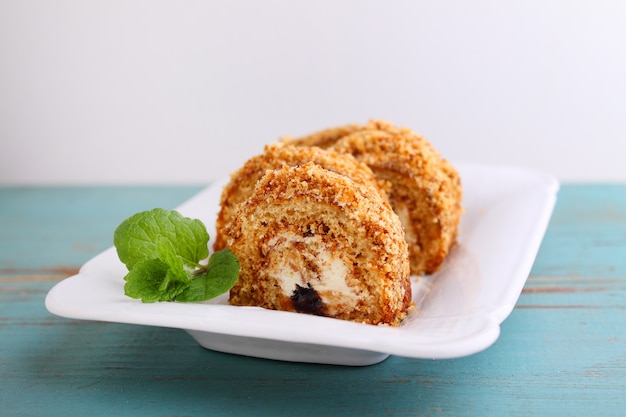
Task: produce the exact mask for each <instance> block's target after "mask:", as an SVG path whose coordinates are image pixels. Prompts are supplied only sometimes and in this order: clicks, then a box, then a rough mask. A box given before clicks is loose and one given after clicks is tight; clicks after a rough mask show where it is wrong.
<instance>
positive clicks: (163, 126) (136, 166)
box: [0, 0, 626, 185]
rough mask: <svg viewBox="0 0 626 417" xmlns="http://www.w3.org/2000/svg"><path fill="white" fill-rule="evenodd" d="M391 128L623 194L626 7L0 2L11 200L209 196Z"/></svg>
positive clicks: (464, 156)
mask: <svg viewBox="0 0 626 417" xmlns="http://www.w3.org/2000/svg"><path fill="white" fill-rule="evenodd" d="M370 118H383V119H388V120H390V121H393V122H395V123H397V124H401V125H405V126H408V127H411V128H413V129H414V130H416V131H418V132H420V133H422V134H423V135H424V136H426V137H427V138H428V139H429V140H430V141H431V142H432V143H433V145H435V147H437V148H438V149H439V150H440V151H441V153H442V154H443V155H444V156H445V157H447V158H448V159H451V160H452V161H470V162H478V163H489V164H507V165H521V166H526V167H529V168H534V169H540V170H544V171H548V172H551V173H554V174H555V175H557V176H558V177H559V178H560V179H561V180H563V181H624V180H626V2H624V1H612V0H599V1H568V0H525V1H506V0H502V1H482V0H478V1H464V0H448V1H434V0H433V1H403V0H396V1H372V0H343V1H342V0H314V1H313V0H309V1H301V0H264V1H254V0H229V1H225V0H223V1H164V0H94V1H87V0H85V1H81V0H55V1H53V0H0V185H7V184H8V185H12V184H26V185H28V184H44V185H47V184H122V183H123V184H164V183H194V184H197V183H200V184H201V183H206V182H208V181H210V180H212V179H215V178H218V177H222V176H224V175H226V174H228V173H230V172H232V171H233V170H235V169H236V168H238V167H239V166H240V165H241V164H242V163H243V162H244V161H245V160H246V159H247V158H248V157H250V156H252V155H254V154H256V153H259V152H261V150H262V147H263V145H264V144H265V143H268V142H271V141H274V140H276V139H277V138H279V137H280V136H282V135H287V134H291V135H299V134H305V133H309V132H311V131H314V130H318V129H321V128H324V127H329V126H334V125H339V124H344V123H354V122H365V121H367V120H368V119H370Z"/></svg>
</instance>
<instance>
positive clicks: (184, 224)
mask: <svg viewBox="0 0 626 417" xmlns="http://www.w3.org/2000/svg"><path fill="white" fill-rule="evenodd" d="M208 242H209V234H208V233H207V231H206V227H205V226H204V224H202V222H201V221H200V220H197V219H190V218H188V217H183V216H182V215H181V214H180V213H178V212H176V211H170V210H164V209H160V208H157V209H153V210H150V211H144V212H141V213H137V214H135V215H133V216H131V217H129V218H128V219H126V220H124V221H123V222H122V223H121V224H120V225H119V226H118V227H117V229H115V233H114V235H113V243H114V245H115V248H116V250H117V254H118V256H119V258H120V260H121V261H122V262H123V263H124V264H125V265H126V267H127V268H128V274H126V276H125V277H124V280H125V281H126V284H125V285H124V293H125V294H126V295H127V296H129V297H132V298H138V299H141V300H142V301H143V302H145V303H151V302H155V301H204V300H208V299H210V298H214V297H217V296H218V295H220V294H223V293H225V292H226V291H228V290H229V289H230V288H231V287H232V286H233V285H234V284H235V281H237V278H238V277H239V262H238V261H237V257H236V256H235V255H234V254H233V253H232V252H231V251H230V250H228V249H226V250H222V251H219V252H216V253H214V254H213V255H212V256H211V257H210V258H209V261H208V265H206V266H204V265H202V264H201V263H200V262H201V261H203V260H205V259H206V258H207V256H208V255H209V250H208Z"/></svg>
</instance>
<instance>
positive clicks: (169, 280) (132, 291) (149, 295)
mask: <svg viewBox="0 0 626 417" xmlns="http://www.w3.org/2000/svg"><path fill="white" fill-rule="evenodd" d="M124 279H125V280H126V284H125V285H124V294H126V295H127V296H129V297H132V298H139V299H141V301H143V302H144V303H152V302H155V301H170V300H173V299H174V298H175V297H176V296H178V295H179V294H181V293H182V292H183V291H184V290H185V289H186V288H187V287H188V286H189V280H188V279H185V280H184V281H181V280H180V279H179V277H177V276H176V275H175V274H173V273H172V269H171V268H170V266H169V265H167V264H166V263H165V262H163V261H161V260H160V259H149V260H147V261H143V262H140V263H137V264H135V266H134V267H133V269H131V270H130V271H129V272H128V274H126V276H125V277H124Z"/></svg>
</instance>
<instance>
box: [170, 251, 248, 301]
mask: <svg viewBox="0 0 626 417" xmlns="http://www.w3.org/2000/svg"><path fill="white" fill-rule="evenodd" d="M238 278H239V261H238V260H237V257H236V256H235V254H234V253H233V252H232V251H231V250H230V249H222V250H220V251H217V252H215V253H213V255H211V257H210V258H209V264H208V265H207V267H206V270H205V271H204V272H203V273H201V274H200V275H198V276H197V277H195V278H194V279H193V280H192V281H191V285H190V286H189V287H187V289H186V290H185V291H183V292H182V293H181V294H180V295H178V296H177V297H176V301H186V302H189V301H204V300H210V299H211V298H215V297H217V296H218V295H221V294H223V293H225V292H226V291H228V290H230V289H231V288H232V286H233V285H234V284H235V282H236V281H237V279H238Z"/></svg>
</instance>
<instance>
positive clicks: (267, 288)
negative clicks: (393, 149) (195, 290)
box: [225, 163, 412, 326]
mask: <svg viewBox="0 0 626 417" xmlns="http://www.w3.org/2000/svg"><path fill="white" fill-rule="evenodd" d="M225 235H226V237H227V246H228V247H229V248H230V249H231V250H232V251H233V252H234V253H235V254H236V255H237V256H238V258H239V262H240V265H241V270H240V276H239V280H238V281H237V283H236V284H235V286H234V287H233V288H232V289H231V291H230V298H229V302H230V303H231V304H233V305H242V306H260V307H264V308H268V309H275V310H284V311H293V312H300V313H308V314H315V315H320V316H326V317H332V318H337V319H343V320H352V321H357V322H362V323H368V324H376V325H392V326H396V325H398V324H399V323H400V322H401V320H402V319H403V318H404V317H405V316H406V314H407V312H408V311H409V310H410V309H411V306H412V302H411V285H410V277H409V260H408V250H407V244H406V241H405V239H404V232H403V230H402V225H401V223H400V220H399V218H398V216H397V215H396V214H395V213H394V212H393V210H392V209H391V207H390V205H389V203H388V202H387V201H386V200H385V199H384V198H383V197H382V196H381V195H380V192H379V190H378V189H377V188H376V187H374V186H368V185H365V184H363V183H359V182H357V181H355V180H353V179H351V178H350V177H348V176H345V175H341V174H338V173H336V172H333V171H330V170H328V169H325V168H323V167H321V166H320V165H318V164H315V163H307V164H304V165H301V166H287V165H285V166H283V167H281V168H278V169H275V170H267V171H266V173H265V174H264V175H263V177H262V178H261V179H260V180H259V181H258V182H257V183H256V186H255V188H254V191H253V192H252V194H251V195H250V196H249V197H248V198H247V199H246V200H245V201H244V202H243V203H241V204H240V205H239V206H238V209H237V211H236V213H235V216H234V217H233V219H232V221H231V222H230V223H229V224H228V226H227V227H226V228H225Z"/></svg>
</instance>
